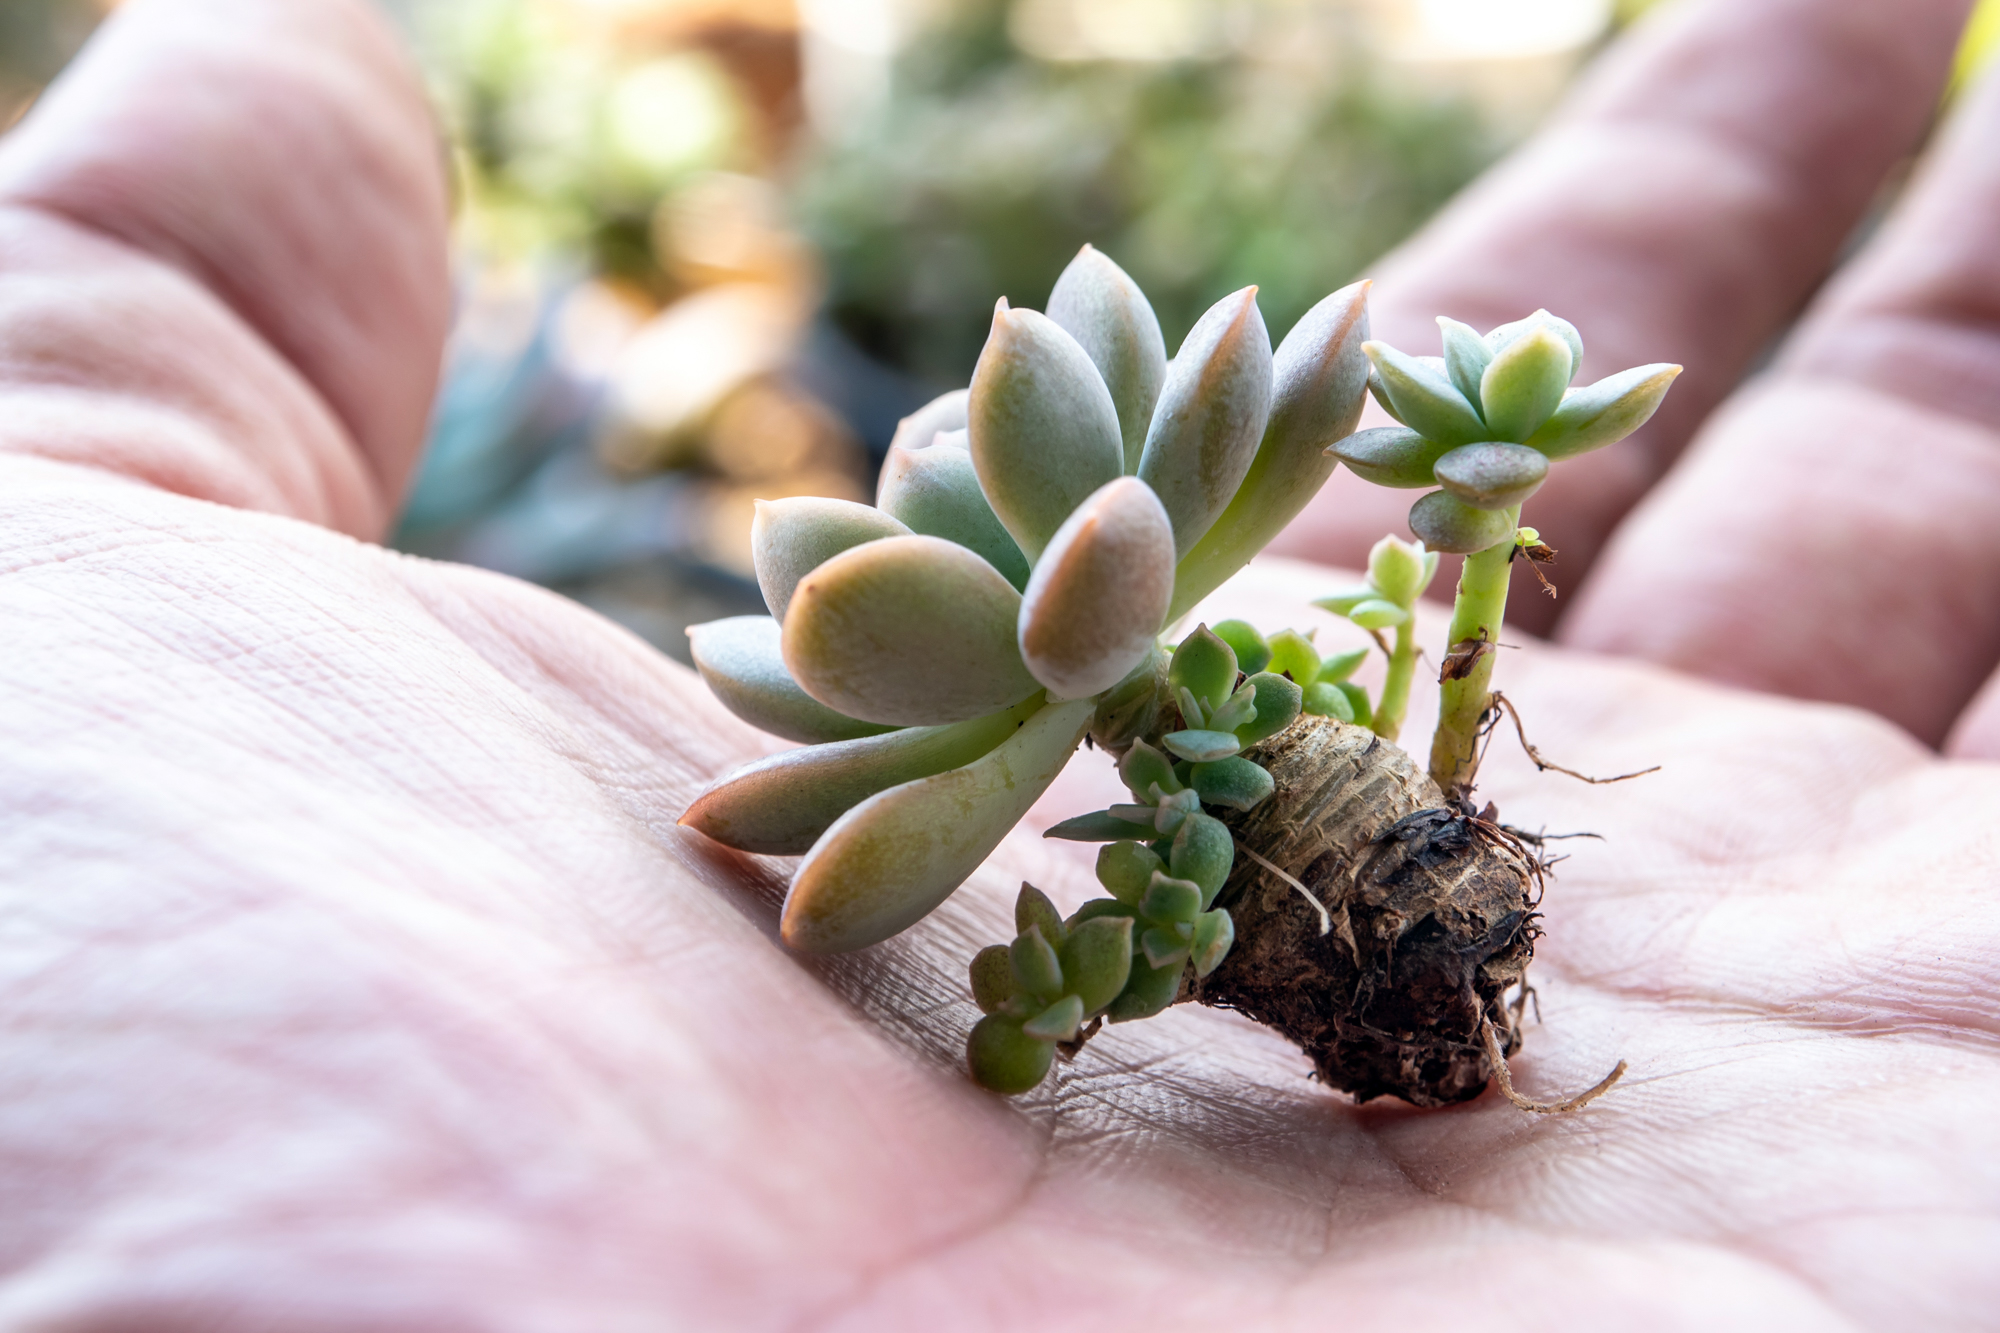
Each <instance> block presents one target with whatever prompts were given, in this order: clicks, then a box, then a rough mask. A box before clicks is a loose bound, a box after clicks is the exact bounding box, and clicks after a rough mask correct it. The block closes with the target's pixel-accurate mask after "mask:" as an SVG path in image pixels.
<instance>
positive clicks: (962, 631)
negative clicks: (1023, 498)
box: [783, 537, 1041, 726]
mask: <svg viewBox="0 0 2000 1333" xmlns="http://www.w3.org/2000/svg"><path fill="white" fill-rule="evenodd" d="M1020 613H1021V595H1020V594H1019V593H1017V592H1015V591H1014V589H1013V586H1012V585H1011V584H1009V583H1008V582H1007V580H1006V579H1004V578H1002V577H1001V576H1000V573H999V571H998V570H996V569H994V568H993V566H991V565H989V564H987V563H986V562H985V561H984V560H982V559H980V558H979V557H978V556H976V555H974V554H973V553H972V552H971V551H968V550H966V549H965V548H964V547H963V546H960V545H958V544H956V543H954V542H948V541H945V540H944V539H943V538H941V537H887V538H884V539H882V540H880V541H873V542H869V543H867V544H866V545H864V546H857V547H855V548H854V549H853V550H851V551H846V552H843V553H842V554H840V555H837V556H835V557H834V558H833V559H831V560H829V561H827V562H826V563H825V564H823V565H821V566H820V567H819V568H818V569H815V570H814V571H813V572H812V573H810V574H808V575H807V576H806V577H805V579H804V580H802V581H801V582H800V584H799V586H798V590H797V591H796V592H794V593H793V594H792V606H791V609H790V610H789V611H788V612H786V614H785V635H784V640H783V646H784V653H785V666H786V668H787V669H788V670H790V672H791V673H792V678H793V679H794V680H796V681H798V683H799V686H800V687H801V688H802V689H804V690H805V692H806V693H807V694H810V695H812V696H813V698H815V699H818V700H819V701H820V702H821V703H823V704H825V705H827V706H828V707H829V708H835V709H838V710H839V711H841V712H843V713H846V714H848V715H850V716H853V717H860V718H865V719H866V720H868V721H870V722H894V723H900V724H902V725H906V726H925V725H937V724H941V723H945V722H958V721H962V720H964V719H966V718H970V717H978V716H980V715H982V714H985V713H991V712H994V711H996V710H997V709H1001V708H1006V707H1009V706H1010V705H1012V704H1016V703H1019V702H1020V701H1021V700H1022V699H1025V698H1027V697H1028V696H1029V695H1031V694H1033V693H1035V692H1036V691H1037V690H1039V689H1040V688H1041V685H1040V684H1039V683H1038V682H1037V681H1036V680H1035V678H1034V677H1033V676H1032V675H1030V674H1029V673H1028V668H1027V665H1026V664H1025V663H1023V662H1022V661H1021V653H1020V649H1019V648H1018V647H1017V646H1016V645H1015V642H1014V637H1015V625H1016V623H1017V621H1018V619H1019V617H1020Z"/></svg>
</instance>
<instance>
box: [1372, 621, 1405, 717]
mask: <svg viewBox="0 0 2000 1333" xmlns="http://www.w3.org/2000/svg"><path fill="white" fill-rule="evenodd" d="M1416 672H1417V622H1416V618H1415V617H1414V616H1413V617H1411V618H1410V619H1408V620H1406V621H1404V622H1403V623H1402V624H1400V625H1398V626H1396V646H1395V648H1394V649H1393V650H1392V651H1391V652H1390V654H1389V674H1388V675H1386V676H1384V677H1383V679H1382V697H1381V699H1380V700H1379V701H1377V703H1376V705H1375V716H1374V719H1373V720H1372V722H1371V724H1370V726H1371V728H1372V730H1373V731H1374V732H1375V734H1376V735H1377V736H1380V737H1381V738H1382V739H1383V740H1385V741H1393V740H1395V739H1396V737H1397V736H1398V735H1399V734H1401V732H1402V730H1403V714H1404V712H1405V711H1407V709H1408V708H1409V705H1410V680H1411V678H1412V677H1413V676H1415V675H1416Z"/></svg>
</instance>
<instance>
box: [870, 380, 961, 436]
mask: <svg viewBox="0 0 2000 1333" xmlns="http://www.w3.org/2000/svg"><path fill="white" fill-rule="evenodd" d="M968 396H969V395H968V394H967V392H966V390H964V389H953V390H952V391H951V392H950V393H946V394H939V395H938V396H937V397H936V398H933V399H931V400H930V401H929V402H928V403H925V404H924V405H923V406H922V407H920V408H918V409H917V410H916V411H914V412H912V413H910V415H908V416H906V417H904V418H903V419H902V420H901V421H899V422H897V423H896V434H895V436H894V438H892V439H891V440H890V441H889V447H890V448H891V449H911V450H916V449H928V448H930V446H931V445H932V444H933V443H935V441H936V438H937V434H938V432H939V431H948V430H964V429H965V403H966V399H967V397H968Z"/></svg>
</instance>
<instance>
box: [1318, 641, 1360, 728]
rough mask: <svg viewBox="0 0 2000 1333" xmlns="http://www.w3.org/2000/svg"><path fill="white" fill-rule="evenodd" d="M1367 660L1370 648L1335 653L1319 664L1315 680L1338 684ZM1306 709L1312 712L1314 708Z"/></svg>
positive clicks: (1321, 682)
mask: <svg viewBox="0 0 2000 1333" xmlns="http://www.w3.org/2000/svg"><path fill="white" fill-rule="evenodd" d="M1367 660H1368V650H1367V649H1366V648H1356V649H1353V650H1352V651H1349V652H1345V653H1335V654H1334V655H1333V656H1332V657H1329V658H1327V659H1326V660H1325V661H1323V662H1321V663H1320V664H1319V675H1317V676H1315V677H1313V680H1314V681H1315V682H1316V683H1320V684H1325V685H1337V684H1339V683H1340V682H1341V681H1343V680H1346V679H1347V678H1348V677H1349V676H1351V675H1353V674H1354V673H1355V672H1356V671H1359V670H1360V669H1361V664H1362V663H1363V662H1366V661H1367ZM1306 711H1308V712H1310V711H1312V710H1311V709H1307V710H1306Z"/></svg>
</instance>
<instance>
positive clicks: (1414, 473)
mask: <svg viewBox="0 0 2000 1333" xmlns="http://www.w3.org/2000/svg"><path fill="white" fill-rule="evenodd" d="M1452 448H1453V446H1452V445H1449V444H1446V443H1444V442H1443V441H1441V440H1433V439H1431V438H1429V437H1428V436H1425V435H1421V434H1419V433H1418V432H1416V431H1413V430H1411V429H1410V428H1409V427H1408V426H1377V427H1376V428H1375V429H1373V430H1359V431H1356V432H1354V434H1352V435H1350V436H1348V437H1347V438H1346V439H1344V440H1342V441H1340V442H1339V443H1338V444H1336V445H1334V446H1333V450H1332V452H1333V456H1334V457H1335V458H1338V459H1339V460H1340V461H1341V462H1343V463H1345V464H1347V466H1348V469H1349V470H1350V471H1352V472H1353V473H1354V475H1355V476H1357V477H1359V478H1361V480H1363V481H1365V482H1368V483H1370V484H1371V485H1375V486H1389V487H1393V488H1397V489H1401V490H1415V489H1416V488H1418V487H1420V486H1430V485H1434V484H1435V482H1434V481H1433V480H1432V477H1431V469H1432V468H1433V467H1434V466H1436V464H1437V461H1438V459H1439V458H1441V457H1443V456H1444V455H1445V454H1447V453H1449V452H1450V451H1451V450H1452Z"/></svg>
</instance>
